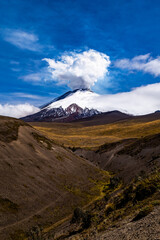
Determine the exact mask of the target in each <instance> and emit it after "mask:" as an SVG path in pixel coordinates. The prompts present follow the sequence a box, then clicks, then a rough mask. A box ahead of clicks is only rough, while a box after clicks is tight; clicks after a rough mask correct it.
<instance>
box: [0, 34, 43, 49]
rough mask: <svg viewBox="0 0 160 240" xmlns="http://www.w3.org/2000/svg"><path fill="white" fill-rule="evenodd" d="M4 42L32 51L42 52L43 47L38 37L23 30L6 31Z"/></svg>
mask: <svg viewBox="0 0 160 240" xmlns="http://www.w3.org/2000/svg"><path fill="white" fill-rule="evenodd" d="M3 37H4V40H5V41H7V42H9V43H11V44H13V45H15V46H16V47H18V48H21V49H27V50H30V51H40V50H41V49H42V46H41V45H40V44H39V42H38V41H39V39H38V37H37V35H35V34H33V33H28V32H25V31H21V30H13V29H6V30H5V31H4V33H3Z"/></svg>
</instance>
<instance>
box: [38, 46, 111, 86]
mask: <svg viewBox="0 0 160 240" xmlns="http://www.w3.org/2000/svg"><path fill="white" fill-rule="evenodd" d="M43 60H45V61H47V63H48V64H49V71H50V72H51V73H52V78H53V80H54V81H57V82H58V83H59V84H67V85H68V86H69V87H70V88H72V89H77V88H90V87H91V86H93V85H94V83H95V82H97V81H98V80H100V79H103V78H104V77H105V76H106V74H107V72H108V67H109V65H110V59H109V56H107V55H106V54H104V53H101V52H98V51H95V50H92V49H90V50H88V51H84V52H81V53H76V52H70V53H68V54H63V55H62V56H61V57H60V59H59V60H57V61H56V60H55V59H50V58H45V59H43Z"/></svg>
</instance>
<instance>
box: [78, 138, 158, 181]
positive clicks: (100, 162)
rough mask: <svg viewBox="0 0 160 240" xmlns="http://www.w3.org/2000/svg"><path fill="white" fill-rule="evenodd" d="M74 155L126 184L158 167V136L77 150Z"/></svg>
mask: <svg viewBox="0 0 160 240" xmlns="http://www.w3.org/2000/svg"><path fill="white" fill-rule="evenodd" d="M74 153H75V154H77V155H78V156H81V157H84V158H85V159H87V160H89V161H91V162H92V163H94V164H95V165H97V166H99V167H100V168H101V169H104V170H107V171H111V172H114V173H116V174H117V176H119V177H120V178H122V179H123V181H124V182H128V181H131V180H132V179H133V178H134V177H135V176H139V174H143V173H148V172H151V171H154V170H155V169H156V168H157V167H159V166H160V134H156V135H151V136H147V137H145V138H141V139H128V140H123V141H120V142H116V143H111V144H105V145H102V146H101V147H99V148H98V149H97V150H94V151H93V150H86V149H81V148H79V149H76V150H75V151H74Z"/></svg>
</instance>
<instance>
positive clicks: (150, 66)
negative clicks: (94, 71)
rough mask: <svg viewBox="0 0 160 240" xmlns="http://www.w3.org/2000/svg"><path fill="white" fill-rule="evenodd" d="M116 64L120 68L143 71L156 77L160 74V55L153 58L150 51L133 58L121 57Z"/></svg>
mask: <svg viewBox="0 0 160 240" xmlns="http://www.w3.org/2000/svg"><path fill="white" fill-rule="evenodd" d="M114 65H115V66H116V67H118V68H120V69H127V70H137V71H143V72H145V73H149V74H151V75H153V76H155V77H158V76H160V57H159V56H157V57H156V58H153V57H151V56H150V54H149V53H148V54H145V55H139V56H136V57H134V58H132V59H128V58H124V59H119V60H117V61H115V64H114Z"/></svg>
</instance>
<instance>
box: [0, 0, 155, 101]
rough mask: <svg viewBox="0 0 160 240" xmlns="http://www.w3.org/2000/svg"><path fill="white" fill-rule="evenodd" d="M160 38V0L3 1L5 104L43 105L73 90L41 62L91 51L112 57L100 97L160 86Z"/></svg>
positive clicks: (0, 89) (0, 43) (0, 97)
mask: <svg viewBox="0 0 160 240" xmlns="http://www.w3.org/2000/svg"><path fill="white" fill-rule="evenodd" d="M159 39H160V2H159V1H158V0H129V1H128V0H104V1H102V0H92V1H90V0H57V1H55V0H5V1H3V0H0V74H1V75H0V104H6V103H8V104H22V103H26V102H27V103H29V104H33V105H35V106H39V105H41V104H43V103H45V102H48V101H50V100H51V99H52V98H54V97H56V96H58V95H60V94H62V93H64V92H66V91H68V90H70V87H69V86H70V85H68V84H67V83H66V82H65V81H64V82H61V79H58V80H57V79H56V77H57V78H58V77H59V75H60V74H61V72H60V74H59V75H56V77H55V79H54V77H53V75H52V74H51V73H52V72H53V69H48V66H49V65H48V62H47V61H44V60H42V59H44V58H46V59H56V60H58V61H62V58H60V56H64V55H65V56H68V55H69V56H70V55H73V53H82V52H87V51H89V50H90V49H93V50H94V51H96V52H97V53H98V52H100V53H103V54H105V55H106V56H109V59H110V65H109V66H107V74H104V76H103V78H101V80H99V81H97V82H95V85H94V86H92V90H94V91H96V92H97V93H100V94H115V93H120V92H126V91H130V90H132V89H133V88H135V87H140V86H145V85H148V84H153V83H159V80H160V78H159V76H160V73H159V70H158V68H159V67H160V65H159V64H160V60H159V55H160V44H159ZM146 54H148V55H146ZM149 54H150V55H149ZM141 55H142V56H146V57H142V58H143V59H141V58H139V59H135V57H136V56H141ZM124 59H126V60H125V61H124ZM82 77H83V76H82Z"/></svg>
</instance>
